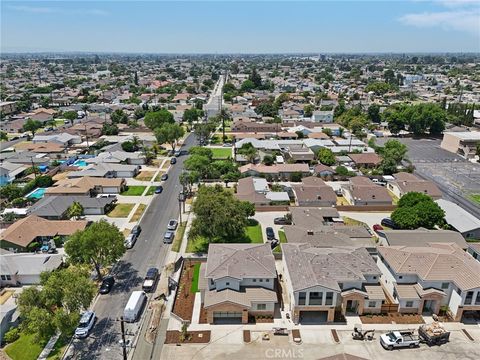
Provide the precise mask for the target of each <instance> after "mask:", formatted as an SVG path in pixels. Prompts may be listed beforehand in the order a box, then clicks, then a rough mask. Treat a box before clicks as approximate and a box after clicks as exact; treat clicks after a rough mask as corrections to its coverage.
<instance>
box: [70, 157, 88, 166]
mask: <svg viewBox="0 0 480 360" xmlns="http://www.w3.org/2000/svg"><path fill="white" fill-rule="evenodd" d="M73 165H74V166H81V167H85V166H88V164H87V162H86V161H85V160H82V159H78V160H76V161H75V162H74V163H73Z"/></svg>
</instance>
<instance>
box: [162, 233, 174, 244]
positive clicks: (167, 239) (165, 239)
mask: <svg viewBox="0 0 480 360" xmlns="http://www.w3.org/2000/svg"><path fill="white" fill-rule="evenodd" d="M174 236H175V233H174V232H173V231H167V232H166V233H165V235H164V236H163V243H164V244H171V243H172V242H173V238H174Z"/></svg>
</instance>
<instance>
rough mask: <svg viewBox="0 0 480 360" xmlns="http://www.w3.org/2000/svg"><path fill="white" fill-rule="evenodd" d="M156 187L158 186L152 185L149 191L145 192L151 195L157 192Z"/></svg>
mask: <svg viewBox="0 0 480 360" xmlns="http://www.w3.org/2000/svg"><path fill="white" fill-rule="evenodd" d="M155 189H156V186H150V187H149V188H148V190H147V192H146V193H145V195H147V196H150V195H153V194H155Z"/></svg>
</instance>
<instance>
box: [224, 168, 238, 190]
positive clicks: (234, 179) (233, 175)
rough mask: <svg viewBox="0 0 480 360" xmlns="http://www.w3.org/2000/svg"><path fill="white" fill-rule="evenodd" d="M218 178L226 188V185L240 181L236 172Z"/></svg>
mask: <svg viewBox="0 0 480 360" xmlns="http://www.w3.org/2000/svg"><path fill="white" fill-rule="evenodd" d="M220 178H221V179H222V181H223V182H224V183H225V186H226V187H228V183H230V182H237V181H238V179H240V173H239V172H238V171H237V172H234V171H231V172H228V173H226V174H223V175H221V176H220Z"/></svg>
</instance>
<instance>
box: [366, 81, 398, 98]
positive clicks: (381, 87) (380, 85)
mask: <svg viewBox="0 0 480 360" xmlns="http://www.w3.org/2000/svg"><path fill="white" fill-rule="evenodd" d="M396 90H398V87H397V86H395V85H392V84H388V83H386V82H382V81H374V82H371V83H370V84H368V85H367V86H366V87H365V91H366V92H370V91H373V92H374V93H375V95H385V94H386V93H387V92H389V91H396Z"/></svg>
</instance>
